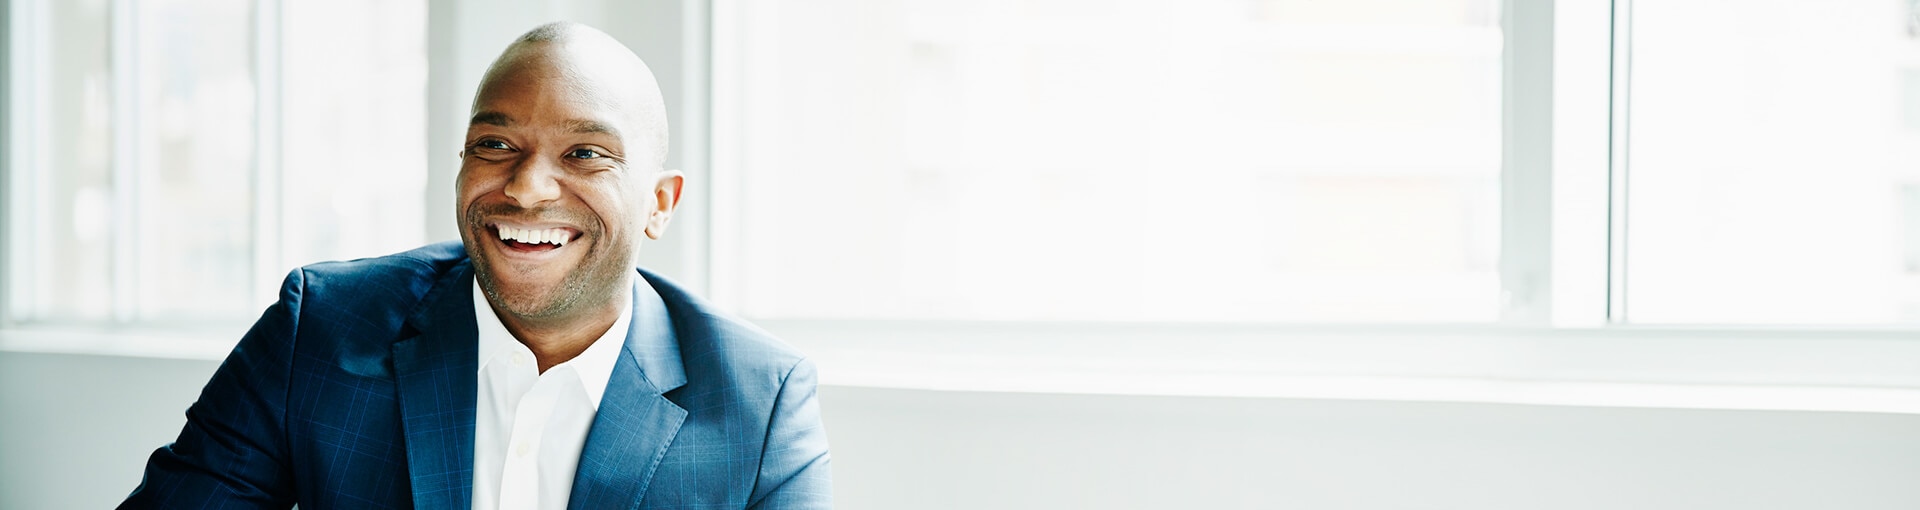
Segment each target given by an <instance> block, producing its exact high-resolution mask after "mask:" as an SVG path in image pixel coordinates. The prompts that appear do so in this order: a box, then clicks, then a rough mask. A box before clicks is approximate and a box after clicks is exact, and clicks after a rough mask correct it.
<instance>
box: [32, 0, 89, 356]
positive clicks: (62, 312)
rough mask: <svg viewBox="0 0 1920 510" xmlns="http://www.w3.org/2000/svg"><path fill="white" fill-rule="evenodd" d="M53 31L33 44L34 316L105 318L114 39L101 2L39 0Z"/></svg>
mask: <svg viewBox="0 0 1920 510" xmlns="http://www.w3.org/2000/svg"><path fill="white" fill-rule="evenodd" d="M39 7H40V8H41V9H43V11H42V12H43V15H44V16H46V21H47V24H46V25H45V26H46V27H47V30H46V33H44V34H36V35H37V36H38V37H39V40H40V41H42V42H43V44H39V45H36V46H34V47H32V48H31V50H32V51H34V52H35V53H36V55H34V56H33V57H31V58H32V60H33V61H35V63H36V64H37V65H36V66H35V67H36V69H35V70H36V71H38V72H34V73H30V74H29V76H30V78H29V79H30V80H32V81H33V84H32V85H31V88H32V90H33V91H34V93H35V94H36V96H37V97H36V98H35V99H34V100H33V101H32V104H33V106H32V108H35V109H36V111H35V112H34V114H35V116H34V118H33V122H34V123H35V127H34V128H33V129H30V130H28V132H26V133H20V134H19V135H18V136H20V137H21V138H20V139H21V140H23V141H26V142H27V143H30V144H32V145H33V147H34V159H33V161H31V162H30V165H31V167H30V168H24V169H20V170H21V171H24V172H27V173H29V178H27V179H22V181H24V182H28V183H31V184H30V186H31V192H30V193H31V195H30V196H20V197H15V198H16V199H20V200H27V201H29V203H31V204H32V209H31V213H30V217H29V218H26V220H25V221H22V222H19V223H16V224H17V225H27V227H26V228H25V230H26V231H25V232H22V234H24V235H22V237H20V238H19V239H23V240H26V241H27V242H25V243H23V244H24V245H23V246H18V251H16V252H15V254H16V256H22V257H24V258H25V259H26V260H27V261H28V263H29V264H32V265H33V266H34V267H33V269H32V270H30V271H25V272H24V273H23V274H22V275H20V276H21V277H22V278H24V279H26V280H27V281H30V282H31V284H32V287H31V288H32V289H33V290H32V291H31V294H32V296H31V299H29V300H27V301H26V303H23V304H26V305H28V306H30V307H31V308H29V309H23V310H19V312H20V313H21V316H22V317H24V318H28V319H53V320H73V319H104V318H107V317H110V316H111V315H112V311H113V299H112V294H111V292H112V281H113V273H112V264H111V260H110V257H111V255H112V253H113V251H112V249H111V243H112V236H113V229H112V228H111V223H112V218H113V206H112V203H111V199H112V196H113V192H112V189H113V188H112V182H111V179H110V175H111V170H112V163H113V133H112V129H111V128H112V125H111V120H112V113H111V112H112V103H111V101H112V97H113V88H112V82H111V81H110V76H109V72H110V69H111V57H110V55H111V37H110V36H109V32H108V31H109V21H108V20H109V18H108V16H109V14H108V13H109V10H108V6H107V2H106V1H104V0H87V1H77V2H42V3H41V4H39Z"/></svg>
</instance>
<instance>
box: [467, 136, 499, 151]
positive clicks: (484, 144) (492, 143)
mask: <svg viewBox="0 0 1920 510" xmlns="http://www.w3.org/2000/svg"><path fill="white" fill-rule="evenodd" d="M473 146H474V148H479V149H494V150H507V142H502V141H499V140H494V139H491V138H489V139H486V140H481V141H479V142H475V143H474V144H473Z"/></svg>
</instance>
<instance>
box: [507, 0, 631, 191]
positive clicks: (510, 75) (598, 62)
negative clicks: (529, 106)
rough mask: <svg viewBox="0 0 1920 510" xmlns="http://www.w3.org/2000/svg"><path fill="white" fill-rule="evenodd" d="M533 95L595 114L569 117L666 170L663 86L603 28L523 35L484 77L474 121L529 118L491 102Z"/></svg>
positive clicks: (555, 26) (571, 26) (555, 28)
mask: <svg viewBox="0 0 1920 510" xmlns="http://www.w3.org/2000/svg"><path fill="white" fill-rule="evenodd" d="M529 98H531V99H532V100H536V101H541V100H544V101H564V102H569V103H573V104H575V105H577V106H581V107H583V108H585V109H587V110H590V111H593V112H595V113H597V115H596V117H599V118H597V119H567V120H568V122H571V123H573V124H576V125H575V126H574V128H577V129H582V130H595V131H607V132H610V133H611V134H614V135H616V136H618V137H619V138H621V139H622V140H623V141H624V142H625V144H624V145H625V146H626V147H627V148H628V149H629V152H631V154H629V155H628V156H629V157H628V158H627V162H628V164H630V165H632V166H634V167H640V168H646V169H651V170H660V169H661V168H662V167H663V166H664V165H665V163H666V157H667V112H666V102H665V101H664V100H663V99H662V98H661V95H660V86H659V84H658V83H657V82H655V81H654V78H653V71H652V70H650V69H648V68H647V64H646V63H645V62H642V61H641V60H640V57H639V56H637V55H634V54H633V51H632V50H629V49H627V47H626V46H625V45H622V44H620V41H617V40H615V39H614V38H613V37H612V36H609V35H607V34H606V33H605V32H601V31H599V30H597V29H595V28H593V27H590V26H586V25H582V24H579V23H571V22H555V23H548V24H545V25H541V26H538V27H534V28H533V29H532V30H529V31H527V33H525V34H522V35H521V36H520V38H518V39H515V40H514V41H513V44H510V45H508V46H507V49H506V51H503V52H501V53H500V57H499V58H497V59H495V60H494V61H493V65H492V66H490V67H488V68H487V73H486V75H484V76H483V77H482V78H481V79H480V89H479V91H478V92H477V93H475V94H474V98H473V109H472V123H474V124H480V123H488V124H504V123H512V122H525V121H527V120H528V119H515V118H511V117H510V116H506V115H503V114H502V112H501V111H500V110H501V109H499V108H495V107H493V106H492V104H493V103H494V102H497V101H501V100H526V99H529Z"/></svg>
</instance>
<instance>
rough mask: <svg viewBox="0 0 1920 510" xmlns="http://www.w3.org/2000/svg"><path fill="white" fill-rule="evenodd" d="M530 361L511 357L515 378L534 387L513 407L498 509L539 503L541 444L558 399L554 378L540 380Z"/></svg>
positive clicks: (523, 355) (524, 506) (534, 505)
mask: <svg viewBox="0 0 1920 510" xmlns="http://www.w3.org/2000/svg"><path fill="white" fill-rule="evenodd" d="M530 358H531V357H530V356H528V355H527V354H526V353H515V354H514V356H513V365H514V366H513V372H514V374H515V378H516V379H518V378H522V377H524V378H527V379H531V380H532V381H533V387H532V388H529V389H528V390H527V392H526V394H525V395H524V396H522V397H521V398H520V402H519V403H518V404H517V405H515V406H514V412H513V431H512V432H511V433H509V434H508V436H507V452H506V453H507V455H506V462H505V463H504V466H503V469H502V470H501V473H500V508H536V507H537V505H538V503H539V501H540V491H539V487H540V471H539V465H540V463H539V460H540V441H541V439H542V438H544V437H545V436H546V429H547V421H548V419H549V418H550V417H552V416H553V409H554V405H555V400H556V399H557V398H558V396H559V395H558V391H557V389H556V386H557V385H556V384H553V383H552V381H553V379H555V378H553V377H541V376H540V374H539V373H538V370H537V369H536V368H535V367H534V366H533V363H532V360H531V359H530ZM552 372H553V371H552V370H549V371H548V375H553V373H552ZM527 379H522V380H527Z"/></svg>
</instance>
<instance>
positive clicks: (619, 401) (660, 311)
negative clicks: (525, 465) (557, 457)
mask: <svg viewBox="0 0 1920 510" xmlns="http://www.w3.org/2000/svg"><path fill="white" fill-rule="evenodd" d="M686 382H687V378H686V372H685V369H684V368H682V365H681V363H680V343H679V340H678V339H677V338H676V337H675V335H674V333H673V324H672V321H671V320H670V319H669V317H668V314H667V308H666V304H665V303H664V302H662V301H661V300H660V295H659V294H658V293H655V292H654V290H653V287H652V286H650V285H648V284H647V280H646V279H645V278H639V277H635V278H634V293H633V320H632V321H631V323H630V326H628V329H627V341H626V346H625V349H624V350H623V352H622V353H621V356H620V360H619V361H617V362H615V363H614V366H613V374H612V376H610V377H609V378H608V379H607V391H606V393H605V394H604V396H603V397H602V398H601V401H600V410H599V412H598V413H597V414H595V415H594V419H593V425H592V427H591V428H590V429H588V432H587V444H586V447H585V448H584V449H583V450H582V451H581V452H580V466H579V468H578V469H576V470H575V471H574V475H573V493H572V495H571V496H569V499H568V502H567V507H568V508H571V509H576V510H583V509H590V508H637V507H638V506H639V502H640V500H641V498H642V497H644V496H645V495H646V493H647V486H648V484H649V483H650V482H651V481H652V480H653V475H654V471H655V470H657V469H658V468H659V467H660V460H661V459H662V458H664V457H665V456H666V454H667V447H668V446H671V445H672V444H673V438H674V437H675V436H676V435H678V434H679V433H680V425H681V423H683V422H684V421H686V418H687V411H686V410H685V409H681V408H680V406H679V405H677V404H674V403H673V401H671V400H668V399H667V397H666V395H665V394H666V393H667V392H669V391H672V390H673V389H674V388H678V387H680V386H682V385H685V384H686Z"/></svg>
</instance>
